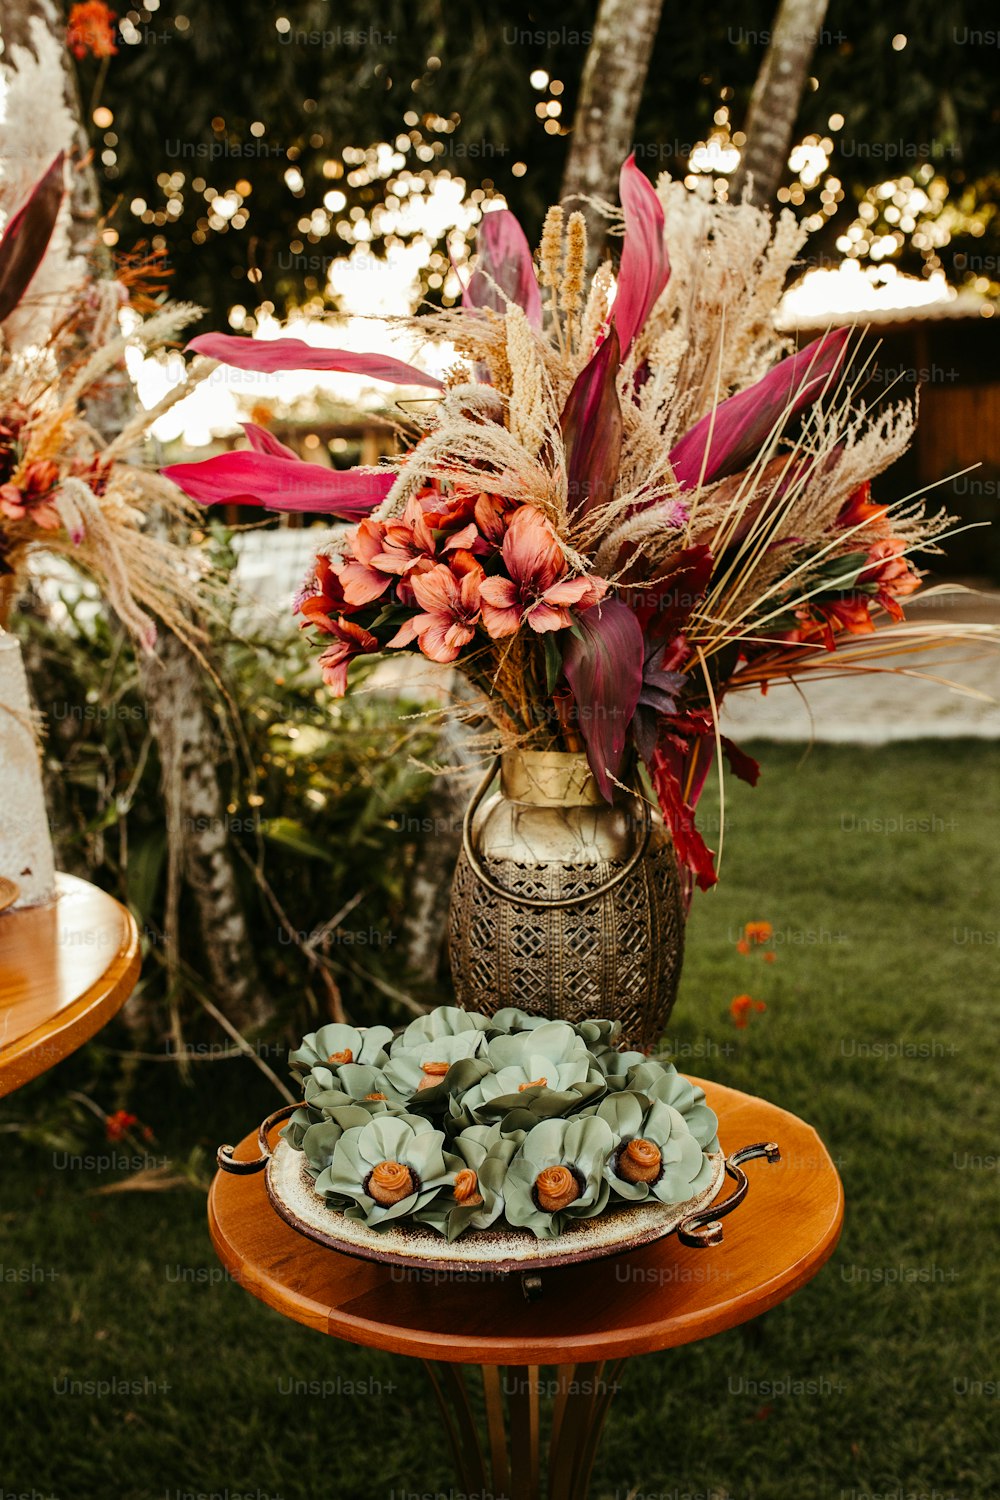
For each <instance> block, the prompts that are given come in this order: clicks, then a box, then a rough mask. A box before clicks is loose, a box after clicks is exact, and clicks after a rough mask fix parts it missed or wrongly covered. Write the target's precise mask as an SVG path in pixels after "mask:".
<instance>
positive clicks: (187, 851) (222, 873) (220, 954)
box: [141, 630, 271, 1049]
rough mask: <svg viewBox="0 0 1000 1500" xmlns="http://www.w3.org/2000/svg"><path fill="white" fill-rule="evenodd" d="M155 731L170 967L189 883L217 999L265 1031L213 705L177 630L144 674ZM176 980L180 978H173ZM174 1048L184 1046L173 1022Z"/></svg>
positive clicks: (265, 1009) (163, 637)
mask: <svg viewBox="0 0 1000 1500" xmlns="http://www.w3.org/2000/svg"><path fill="white" fill-rule="evenodd" d="M141 671H142V684H143V692H144V695H145V698H146V702H147V704H148V706H149V711H150V727H151V728H152V731H153V734H154V736H155V738H156V743H157V748H158V750H159V754H160V778H161V785H162V787H163V797H164V804H165V807H164V811H165V813H166V820H167V840H168V860H167V903H166V912H165V916H164V936H165V939H166V946H167V954H168V967H171V964H170V956H171V954H172V953H173V954H176V953H177V952H178V951H179V948H180V932H179V917H180V912H179V907H180V887H181V882H182V880H185V881H186V882H187V884H188V885H189V887H190V889H191V891H192V894H193V896H194V900H195V906H196V909H197V912H198V927H199V930H200V934H201V945H202V948H203V950H204V953H205V959H206V961H207V964H208V970H209V978H210V980H211V983H212V988H213V990H214V991H215V993H216V994H217V995H218V996H219V997H220V998H221V999H223V1000H224V1002H225V1010H226V1013H227V1015H229V1017H230V1018H231V1019H232V1020H235V1021H236V1022H237V1023H239V1024H241V1025H250V1026H260V1025H263V1024H264V1023H265V1022H266V1021H267V1020H268V1019H269V1018H270V1015H271V1007H270V1005H269V1003H268V1002H267V1001H266V1000H265V998H264V995H263V992H262V991H261V989H260V986H259V982H258V973H257V964H256V961H255V959H254V956H253V943H252V940H251V937H250V934H249V932H248V930H247V923H246V917H245V915H244V912H243V906H242V902H241V901H240V895H239V889H238V887H237V884H236V875H235V869H234V866H233V859H232V854H231V852H230V848H229V827H228V819H227V817H226V806H225V802H224V800H223V796H222V788H221V786H220V785H219V776H218V765H217V763H218V757H219V744H218V738H219V736H218V733H217V732H216V730H215V729H214V727H213V724H212V720H211V717H210V715H209V712H208V708H207V705H206V702H205V687H204V673H203V669H202V668H201V667H200V666H199V664H198V662H197V661H196V659H195V658H194V657H193V656H192V654H191V652H190V651H189V650H188V648H187V647H186V646H185V645H184V643H183V641H181V640H179V639H178V637H177V636H176V635H174V634H173V633H172V632H171V631H168V630H161V631H160V636H159V639H158V641H157V645H156V653H155V655H154V656H152V657H148V658H146V659H145V660H144V661H143V663H142V667H141ZM172 977H173V976H172ZM173 1029H174V1032H175V1036H174V1042H175V1044H176V1045H177V1047H178V1049H180V1048H181V1046H182V1038H181V1036H180V1034H179V1032H180V1027H179V1022H178V1018H177V1017H176V1015H175V1016H174V1018H173Z"/></svg>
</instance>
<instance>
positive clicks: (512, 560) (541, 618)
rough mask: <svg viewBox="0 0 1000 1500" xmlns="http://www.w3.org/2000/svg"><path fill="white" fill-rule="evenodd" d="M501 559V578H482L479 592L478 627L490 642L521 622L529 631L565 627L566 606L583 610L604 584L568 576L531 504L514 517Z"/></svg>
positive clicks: (542, 519)
mask: <svg viewBox="0 0 1000 1500" xmlns="http://www.w3.org/2000/svg"><path fill="white" fill-rule="evenodd" d="M501 557H502V558H503V563H504V567H505V568H506V570H507V573H508V577H506V578H502V577H501V578H487V579H486V580H485V581H484V583H483V585H482V589H481V591H480V592H481V596H482V609H483V624H484V625H485V626H486V629H487V631H488V632H489V634H490V635H491V636H493V638H494V640H496V639H497V638H498V637H500V636H505V635H513V634H514V632H515V631H516V630H517V629H518V627H519V626H520V625H521V624H523V623H527V624H528V625H530V626H531V628H532V630H537V631H539V632H541V631H545V630H563V629H565V628H566V626H568V625H571V624H572V623H573V622H572V616H571V615H570V613H569V609H568V606H569V605H571V604H578V605H581V606H582V607H583V608H584V609H586V608H587V607H588V606H589V605H591V604H595V603H596V602H597V600H598V599H600V598H601V597H602V595H603V594H604V592H605V590H606V588H607V584H606V583H605V582H604V580H603V579H602V578H597V577H595V576H593V575H590V576H587V577H582V576H581V577H576V578H571V577H570V576H569V570H568V568H567V566H566V559H565V557H564V556H563V552H562V548H561V547H560V546H559V541H558V538H557V537H556V534H555V531H554V530H553V528H552V524H551V522H550V521H548V520H547V519H546V517H545V516H543V515H542V512H541V511H540V510H538V509H536V507H535V506H533V505H522V506H521V508H520V509H519V510H518V511H516V512H515V513H514V516H513V518H512V520H511V522H510V525H509V526H508V527H507V535H506V536H505V537H504V541H503V547H502V548H501Z"/></svg>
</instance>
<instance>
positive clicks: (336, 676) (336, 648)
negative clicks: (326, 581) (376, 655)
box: [313, 615, 379, 698]
mask: <svg viewBox="0 0 1000 1500" xmlns="http://www.w3.org/2000/svg"><path fill="white" fill-rule="evenodd" d="M313 624H314V625H318V626H319V628H320V629H321V630H322V631H324V633H325V634H326V635H332V636H333V637H334V644H333V645H332V646H328V647H327V649H326V650H325V651H324V652H323V654H322V656H321V657H320V659H319V665H320V670H321V671H322V673H323V681H324V682H325V683H326V685H327V687H328V688H330V690H331V691H332V692H333V694H334V697H336V698H342V697H343V696H344V694H345V693H346V692H347V667H348V663H349V662H350V661H351V660H352V658H353V657H355V656H367V655H369V654H370V653H371V652H373V651H377V650H378V649H379V644H378V641H377V640H376V639H375V637H374V636H373V635H372V633H371V631H370V630H366V629H365V628H364V626H363V625H356V624H355V623H354V621H353V620H345V619H344V617H343V615H341V616H340V618H339V619H337V620H320V619H315V620H313Z"/></svg>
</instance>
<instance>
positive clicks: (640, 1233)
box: [264, 1138, 726, 1275]
mask: <svg viewBox="0 0 1000 1500" xmlns="http://www.w3.org/2000/svg"><path fill="white" fill-rule="evenodd" d="M709 1160H710V1161H711V1163H712V1181H711V1182H710V1183H709V1185H708V1187H707V1188H705V1189H704V1191H702V1192H701V1193H699V1194H698V1195H697V1196H696V1197H694V1198H689V1199H688V1200H687V1202H686V1203H649V1202H646V1203H636V1204H629V1205H623V1206H622V1207H621V1208H613V1209H607V1210H605V1212H604V1213H602V1214H599V1215H597V1217H595V1218H593V1219H579V1220H577V1221H576V1222H575V1223H574V1224H571V1225H570V1227H569V1228H568V1229H567V1230H566V1231H565V1232H564V1233H563V1234H561V1235H559V1236H558V1237H557V1238H556V1239H552V1240H539V1239H536V1238H535V1236H534V1235H533V1234H532V1233H531V1232H530V1231H529V1230H526V1229H515V1228H512V1227H511V1226H510V1225H508V1224H507V1223H506V1220H503V1219H501V1220H500V1221H499V1224H498V1225H497V1226H493V1227H491V1228H490V1229H469V1230H466V1232H465V1234H463V1235H462V1236H461V1237H460V1238H459V1239H457V1240H454V1241H452V1243H451V1244H449V1243H448V1242H447V1240H445V1239H444V1237H443V1236H442V1235H440V1234H437V1233H436V1232H435V1231H434V1230H433V1229H425V1228H424V1227H423V1226H422V1225H419V1224H400V1225H399V1226H398V1227H397V1226H393V1227H390V1228H388V1229H381V1230H376V1229H369V1228H368V1226H367V1224H363V1223H361V1222H360V1221H359V1220H357V1219H349V1218H348V1217H347V1216H346V1214H344V1213H342V1212H340V1210H338V1209H335V1208H331V1207H330V1206H329V1205H328V1203H327V1201H326V1199H325V1198H324V1197H323V1195H322V1194H321V1193H317V1191H316V1188H315V1186H314V1184H313V1179H312V1177H311V1176H310V1175H309V1171H308V1169H307V1166H306V1159H305V1157H304V1156H303V1154H302V1152H301V1151H296V1150H295V1148H294V1147H293V1146H291V1145H289V1143H288V1142H287V1141H286V1140H285V1139H284V1138H282V1139H281V1140H280V1141H279V1142H278V1144H277V1145H276V1146H275V1148H274V1151H273V1153H272V1155H271V1157H270V1159H269V1161H268V1163H267V1168H266V1171H265V1176H264V1183H265V1187H266V1189H267V1196H268V1198H269V1199H270V1201H271V1204H272V1207H273V1208H274V1210H275V1212H276V1213H277V1214H279V1215H280V1216H281V1218H283V1219H284V1220H285V1222H286V1223H287V1224H290V1225H291V1227H292V1228H293V1229H296V1230H298V1232H299V1233H300V1234H304V1235H306V1236H307V1237H308V1238H309V1239H311V1240H316V1241H317V1242H318V1243H319V1244H321V1245H326V1246H327V1247H328V1248H329V1249H331V1250H340V1251H341V1252H342V1253H343V1254H345V1255H357V1256H360V1257H361V1258H362V1259H364V1260H378V1261H384V1262H386V1263H387V1264H389V1265H397V1266H412V1267H423V1268H424V1269H427V1270H431V1269H436V1270H442V1271H452V1272H455V1271H479V1272H481V1273H482V1272H492V1273H493V1274H496V1275H507V1274H509V1273H512V1272H523V1271H540V1270H544V1269H545V1268H546V1267H547V1266H569V1265H573V1264H574V1263H575V1262H577V1261H584V1260H596V1259H598V1258H599V1257H601V1256H604V1255H620V1254H622V1252H623V1251H627V1250H634V1249H636V1248H637V1247H638V1246H640V1245H646V1244H649V1243H650V1241H652V1240H658V1239H660V1238H662V1236H664V1235H667V1234H672V1233H673V1232H674V1230H675V1229H678V1228H679V1227H680V1225H681V1224H683V1222H684V1221H685V1219H688V1218H689V1217H690V1216H691V1215H692V1214H697V1213H699V1212H701V1211H702V1210H704V1209H706V1208H708V1206H709V1205H710V1204H711V1203H712V1202H714V1200H715V1199H716V1198H717V1197H718V1195H719V1192H720V1190H721V1188H722V1184H723V1182H724V1181H725V1177H726V1158H725V1156H724V1154H723V1153H722V1152H721V1151H715V1152H712V1153H710V1155H709Z"/></svg>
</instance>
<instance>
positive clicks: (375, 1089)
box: [303, 1063, 406, 1114]
mask: <svg viewBox="0 0 1000 1500" xmlns="http://www.w3.org/2000/svg"><path fill="white" fill-rule="evenodd" d="M303 1094H304V1096H305V1101H306V1104H307V1105H308V1107H309V1108H310V1109H313V1110H320V1111H321V1112H322V1113H324V1114H327V1113H329V1111H330V1110H332V1109H339V1108H340V1107H341V1106H343V1105H345V1104H363V1105H365V1107H366V1108H368V1109H369V1111H370V1112H371V1113H373V1114H380V1113H384V1111H385V1110H387V1109H389V1110H393V1109H395V1110H399V1109H402V1107H403V1105H404V1104H405V1102H406V1100H405V1096H404V1095H401V1094H399V1093H398V1092H397V1090H396V1089H394V1088H393V1086H392V1084H391V1083H390V1082H389V1080H388V1078H387V1077H386V1075H385V1072H384V1071H383V1069H382V1068H374V1067H371V1066H368V1065H365V1064H362V1063H345V1064H344V1065H343V1066H342V1067H339V1068H337V1069H331V1068H313V1070H312V1072H311V1073H310V1074H309V1076H308V1077H307V1079H306V1081H305V1085H304V1088H303Z"/></svg>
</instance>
